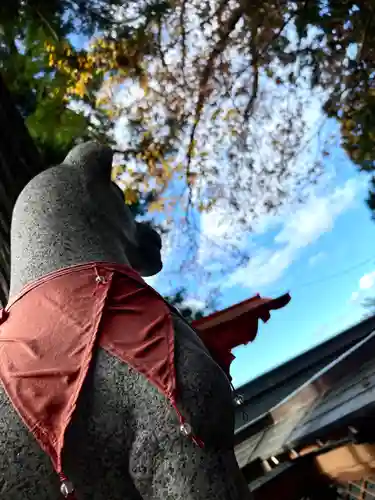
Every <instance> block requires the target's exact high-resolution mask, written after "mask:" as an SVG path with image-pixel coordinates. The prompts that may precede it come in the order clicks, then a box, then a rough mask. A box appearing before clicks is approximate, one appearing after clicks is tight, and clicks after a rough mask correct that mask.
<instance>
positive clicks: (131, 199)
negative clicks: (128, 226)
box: [124, 187, 138, 205]
mask: <svg viewBox="0 0 375 500" xmlns="http://www.w3.org/2000/svg"><path fill="white" fill-rule="evenodd" d="M124 198H125V203H126V204H127V205H133V203H137V201H138V194H137V193H136V192H135V191H134V189H132V188H130V187H127V188H125V190H124Z"/></svg>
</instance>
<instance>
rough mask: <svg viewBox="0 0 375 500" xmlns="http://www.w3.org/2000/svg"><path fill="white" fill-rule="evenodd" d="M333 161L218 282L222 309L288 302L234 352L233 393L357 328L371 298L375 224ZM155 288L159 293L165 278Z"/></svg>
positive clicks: (342, 160)
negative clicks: (306, 195) (304, 198)
mask: <svg viewBox="0 0 375 500" xmlns="http://www.w3.org/2000/svg"><path fill="white" fill-rule="evenodd" d="M331 128H332V125H331ZM333 128H336V129H337V126H336V125H335V124H333ZM330 153H331V154H330V156H329V157H328V158H327V159H326V160H325V162H326V168H327V171H329V172H330V174H329V175H328V176H327V178H325V177H324V178H323V179H322V181H321V183H320V185H319V186H318V188H317V190H316V191H315V192H314V195H313V196H312V197H311V199H310V200H309V201H308V202H307V203H306V204H305V205H302V206H300V207H293V208H291V209H290V210H289V211H288V210H287V211H286V212H285V213H284V214H282V215H281V216H280V217H278V218H277V219H275V218H274V219H272V218H268V219H266V220H265V221H263V222H262V223H261V224H260V229H257V230H256V231H255V233H253V234H249V235H248V243H249V249H250V254H251V255H252V258H251V259H250V262H249V264H248V266H246V267H245V268H243V269H239V270H238V271H236V272H235V273H232V274H229V275H228V276H225V277H224V279H223V284H222V287H221V294H222V295H221V299H220V306H221V307H223V308H224V307H226V306H230V305H232V304H234V303H236V302H240V301H242V300H245V299H247V298H248V297H250V296H252V295H254V294H255V293H258V292H259V293H261V294H262V295H263V296H271V297H273V296H277V295H278V294H281V293H284V292H285V291H289V292H290V294H291V296H292V301H291V302H290V304H289V305H288V306H287V307H285V308H284V309H282V310H279V311H275V312H274V313H273V314H272V316H271V320H270V321H269V322H268V323H267V324H263V323H261V324H260V327H259V331H258V336H257V338H256V340H255V341H254V342H253V343H251V344H249V345H248V346H246V347H240V348H237V349H236V350H235V352H234V354H235V356H236V360H235V361H234V363H233V365H232V369H231V372H232V376H233V377H234V383H235V385H236V386H239V385H242V384H244V383H246V382H247V381H248V380H251V379H253V378H255V377H257V376H258V375H260V374H262V373H264V372H266V371H268V370H270V369H271V368H273V367H275V366H277V365H279V364H281V363H283V362H285V361H287V360H288V359H290V358H292V357H294V356H297V355H298V354H300V353H301V352H303V351H306V350H308V349H310V348H311V347H313V346H314V345H316V344H319V343H321V342H323V341H325V340H327V339H328V338H330V337H332V336H333V335H335V334H337V333H339V332H340V331H342V330H343V329H345V328H347V327H349V326H350V325H352V324H354V323H356V322H358V321H360V320H361V319H362V318H363V315H364V312H365V310H364V308H363V306H362V302H363V299H364V297H369V296H372V295H373V296H375V252H374V251H373V249H372V245H371V244H370V242H372V241H373V240H374V238H375V222H374V221H372V219H371V212H370V211H369V209H368V208H367V206H366V204H365V198H366V195H367V178H366V176H365V175H364V174H359V173H358V170H357V169H356V167H355V166H354V165H353V164H352V163H351V162H350V160H349V159H348V157H347V156H346V154H345V152H344V151H342V150H341V149H340V148H338V147H335V148H333V149H332V151H330ZM214 218H215V212H213V213H212V214H210V215H208V216H207V219H208V221H206V222H204V221H203V222H202V221H201V231H207V228H208V230H210V228H212V226H213V221H214ZM372 273H374V274H372ZM183 281H184V276H183V275H182V276H181V282H183ZM153 285H154V286H155V287H156V288H157V289H159V290H160V291H161V292H163V289H164V286H165V281H164V280H163V273H161V275H159V277H158V278H157V279H155V280H153ZM373 285H374V287H373Z"/></svg>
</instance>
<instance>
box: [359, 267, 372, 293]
mask: <svg viewBox="0 0 375 500" xmlns="http://www.w3.org/2000/svg"><path fill="white" fill-rule="evenodd" d="M374 285H375V271H373V272H372V273H368V274H365V275H364V276H362V278H361V279H360V280H359V288H360V290H369V289H370V288H373V286H374Z"/></svg>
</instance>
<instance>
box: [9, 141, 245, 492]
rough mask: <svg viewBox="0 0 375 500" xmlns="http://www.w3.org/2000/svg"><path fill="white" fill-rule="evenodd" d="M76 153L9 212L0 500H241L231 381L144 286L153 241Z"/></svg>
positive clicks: (103, 175) (157, 257)
mask: <svg viewBox="0 0 375 500" xmlns="http://www.w3.org/2000/svg"><path fill="white" fill-rule="evenodd" d="M112 156H113V155H112V151H111V150H110V149H109V148H107V147H104V146H101V145H98V144H95V143H92V142H90V143H85V144H82V145H80V146H77V147H75V148H74V149H73V150H72V151H71V152H70V154H69V155H68V156H67V158H66V160H65V161H64V163H63V164H62V165H59V166H55V167H51V168H49V169H47V170H46V171H44V172H42V173H41V174H39V175H38V176H37V177H35V178H34V179H33V180H31V182H30V183H29V184H28V185H27V186H26V187H25V188H24V190H23V192H22V193H21V194H20V196H19V198H18V200H17V202H16V205H15V208H14V212H13V219H12V229H11V288H10V299H9V303H8V305H7V307H6V308H5V309H4V310H2V312H1V318H0V323H1V326H0V498H1V499H4V500H34V499H35V500H47V499H48V500H52V499H57V498H58V497H59V495H62V497H64V496H65V497H66V498H71V499H73V498H74V499H79V500H85V499H92V500H141V499H144V500H151V499H157V500H159V499H160V500H161V499H163V500H166V499H169V500H182V499H184V500H209V499H215V500H245V499H246V498H250V493H249V490H248V487H247V484H246V482H245V480H244V478H243V477H242V475H241V472H240V470H239V468H238V465H237V462H236V459H235V455H234V445H233V441H234V410H233V401H232V399H233V396H232V391H231V384H230V381H229V378H228V374H227V373H225V370H224V369H223V368H222V366H220V362H219V361H218V360H214V358H213V357H212V355H211V353H210V351H209V348H208V347H206V345H205V344H204V343H203V341H202V340H201V338H200V337H199V335H198V334H197V333H196V332H195V331H194V329H193V328H191V327H190V326H189V325H188V324H187V323H186V322H185V321H184V320H183V319H182V318H181V317H180V315H179V314H178V312H177V311H175V310H174V309H173V308H171V307H169V306H168V304H166V302H165V301H164V300H163V299H162V298H161V297H160V296H159V295H158V294H157V292H155V291H154V290H153V289H152V288H151V287H149V286H148V285H147V284H146V283H145V282H144V281H143V279H142V278H141V276H150V275H154V274H156V273H158V272H159V271H160V270H161V268H162V262H161V239H160V237H159V235H158V234H157V233H156V232H155V231H154V230H153V229H152V228H151V227H150V226H149V225H147V224H142V223H137V222H135V220H134V218H133V217H132V215H131V213H130V210H129V208H128V207H127V206H126V205H125V203H124V201H123V195H122V192H121V190H120V189H119V188H118V187H117V186H116V185H115V184H114V183H113V182H112V181H111V166H112Z"/></svg>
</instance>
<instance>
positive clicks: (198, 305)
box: [183, 297, 206, 311]
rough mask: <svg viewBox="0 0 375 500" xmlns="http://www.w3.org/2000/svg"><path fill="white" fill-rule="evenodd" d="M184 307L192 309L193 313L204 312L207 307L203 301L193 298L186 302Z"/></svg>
mask: <svg viewBox="0 0 375 500" xmlns="http://www.w3.org/2000/svg"><path fill="white" fill-rule="evenodd" d="M183 306H184V307H190V309H192V310H193V311H202V310H203V309H204V308H205V307H206V303H205V302H204V301H203V300H199V299H194V298H193V297H191V298H188V299H186V300H184V302H183Z"/></svg>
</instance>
